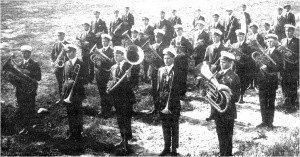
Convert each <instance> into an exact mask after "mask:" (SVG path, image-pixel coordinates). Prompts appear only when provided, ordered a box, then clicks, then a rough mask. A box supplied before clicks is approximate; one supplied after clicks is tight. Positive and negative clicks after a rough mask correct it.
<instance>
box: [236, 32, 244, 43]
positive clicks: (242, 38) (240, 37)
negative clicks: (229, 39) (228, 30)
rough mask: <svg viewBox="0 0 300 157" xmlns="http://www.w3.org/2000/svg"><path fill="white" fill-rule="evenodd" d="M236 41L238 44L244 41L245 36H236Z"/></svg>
mask: <svg viewBox="0 0 300 157" xmlns="http://www.w3.org/2000/svg"><path fill="white" fill-rule="evenodd" d="M237 40H238V41H239V42H242V41H244V40H245V35H243V34H238V35H237Z"/></svg>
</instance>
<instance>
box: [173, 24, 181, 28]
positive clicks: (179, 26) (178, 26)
mask: <svg viewBox="0 0 300 157" xmlns="http://www.w3.org/2000/svg"><path fill="white" fill-rule="evenodd" d="M174 29H183V25H181V24H177V25H175V26H174Z"/></svg>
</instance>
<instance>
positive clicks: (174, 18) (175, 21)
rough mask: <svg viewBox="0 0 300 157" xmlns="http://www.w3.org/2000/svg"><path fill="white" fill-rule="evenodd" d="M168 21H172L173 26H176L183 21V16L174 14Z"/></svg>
mask: <svg viewBox="0 0 300 157" xmlns="http://www.w3.org/2000/svg"><path fill="white" fill-rule="evenodd" d="M168 21H170V22H171V24H172V26H175V25H177V24H182V23H181V18H180V17H178V16H175V17H173V16H172V17H170V18H169V19H168Z"/></svg>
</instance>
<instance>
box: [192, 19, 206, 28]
mask: <svg viewBox="0 0 300 157" xmlns="http://www.w3.org/2000/svg"><path fill="white" fill-rule="evenodd" d="M199 20H202V21H205V18H204V17H203V16H197V17H195V18H194V20H193V26H194V28H195V27H196V22H197V21H199Z"/></svg>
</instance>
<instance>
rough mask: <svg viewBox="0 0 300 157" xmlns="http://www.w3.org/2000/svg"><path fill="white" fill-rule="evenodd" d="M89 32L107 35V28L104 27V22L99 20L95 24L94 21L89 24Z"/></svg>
mask: <svg viewBox="0 0 300 157" xmlns="http://www.w3.org/2000/svg"><path fill="white" fill-rule="evenodd" d="M90 29H91V31H92V32H93V33H94V34H96V33H98V32H104V33H105V34H107V33H108V30H107V27H106V23H105V21H103V20H101V19H99V20H98V21H97V22H96V20H93V21H92V22H91V27H90Z"/></svg>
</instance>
